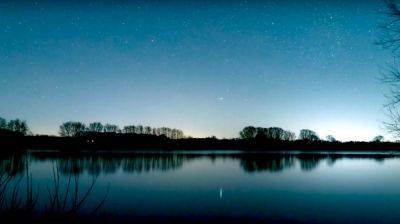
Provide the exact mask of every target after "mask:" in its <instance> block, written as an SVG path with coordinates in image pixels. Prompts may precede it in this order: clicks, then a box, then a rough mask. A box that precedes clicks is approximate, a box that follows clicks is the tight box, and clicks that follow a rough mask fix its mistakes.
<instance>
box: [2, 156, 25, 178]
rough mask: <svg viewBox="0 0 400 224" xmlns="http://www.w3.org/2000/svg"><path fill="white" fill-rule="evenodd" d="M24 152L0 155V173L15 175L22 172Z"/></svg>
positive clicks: (23, 168)
mask: <svg viewBox="0 0 400 224" xmlns="http://www.w3.org/2000/svg"><path fill="white" fill-rule="evenodd" d="M25 158H26V156H25V154H9V155H0V173H6V174H7V175H10V176H15V175H17V174H21V173H23V172H24V170H25V167H26V162H25Z"/></svg>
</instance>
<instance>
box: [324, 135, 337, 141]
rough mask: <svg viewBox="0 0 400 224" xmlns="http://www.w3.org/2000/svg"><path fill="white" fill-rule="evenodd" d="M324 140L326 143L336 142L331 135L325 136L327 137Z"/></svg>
mask: <svg viewBox="0 0 400 224" xmlns="http://www.w3.org/2000/svg"><path fill="white" fill-rule="evenodd" d="M326 140H327V141H328V142H337V140H336V138H335V137H333V136H332V135H327V136H326Z"/></svg>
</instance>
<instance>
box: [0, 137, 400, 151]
mask: <svg viewBox="0 0 400 224" xmlns="http://www.w3.org/2000/svg"><path fill="white" fill-rule="evenodd" d="M26 149H30V150H49V149H57V150H61V151H71V152H79V151H82V150H89V151H90V150H93V151H98V150H102V151H123V150H160V151H162V150H166V151H170V150H242V151H385V152H387V151H400V143H394V142H328V141H304V140H295V141H279V140H270V139H217V138H184V139H170V138H167V137H165V136H154V135H139V134H116V133H110V134H109V133H100V134H99V133H96V134H87V135H85V136H79V137H57V136H22V135H18V134H7V135H0V150H1V151H3V152H5V151H15V150H26Z"/></svg>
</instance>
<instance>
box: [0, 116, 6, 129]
mask: <svg viewBox="0 0 400 224" xmlns="http://www.w3.org/2000/svg"><path fill="white" fill-rule="evenodd" d="M0 129H7V120H6V119H4V118H2V117H0Z"/></svg>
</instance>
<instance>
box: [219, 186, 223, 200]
mask: <svg viewBox="0 0 400 224" xmlns="http://www.w3.org/2000/svg"><path fill="white" fill-rule="evenodd" d="M219 198H222V188H220V189H219Z"/></svg>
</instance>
